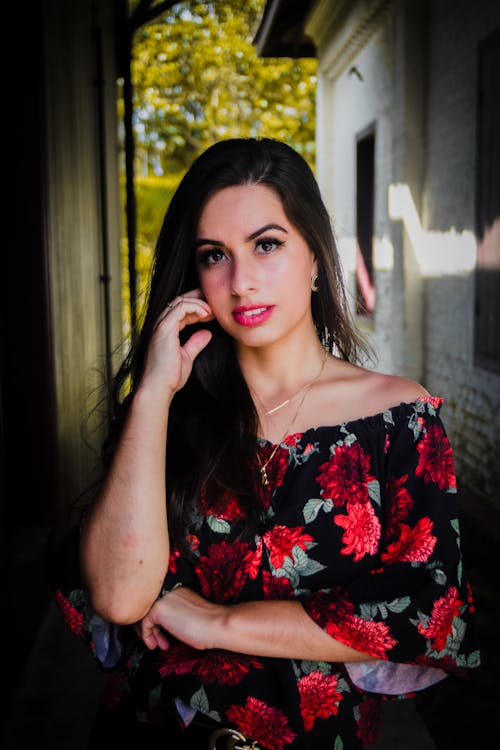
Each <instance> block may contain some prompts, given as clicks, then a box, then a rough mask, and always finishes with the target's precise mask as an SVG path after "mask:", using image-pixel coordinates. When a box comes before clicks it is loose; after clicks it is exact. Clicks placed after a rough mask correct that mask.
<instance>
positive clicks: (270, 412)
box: [252, 383, 307, 417]
mask: <svg viewBox="0 0 500 750" xmlns="http://www.w3.org/2000/svg"><path fill="white" fill-rule="evenodd" d="M304 388H307V383H306V385H303V386H302V388H299V390H298V391H296V392H295V393H293V394H292V395H291V396H289V397H288V398H287V399H285V400H284V401H282V402H281V404H278V406H273V408H272V409H269V410H268V411H264V414H263V416H264V417H269V416H270V415H271V414H274V413H275V412H277V411H279V410H280V409H282V408H283V407H284V406H286V405H287V404H289V403H290V401H293V399H294V398H296V396H298V395H299V393H301V392H302V391H303V390H304ZM252 393H254V394H255V397H256V398H257V400H258V402H259V403H260V405H261V406H263V407H264V409H265V408H266V407H265V406H264V403H263V402H262V399H261V398H260V397H259V396H258V395H257V393H255V391H254V390H253V389H252Z"/></svg>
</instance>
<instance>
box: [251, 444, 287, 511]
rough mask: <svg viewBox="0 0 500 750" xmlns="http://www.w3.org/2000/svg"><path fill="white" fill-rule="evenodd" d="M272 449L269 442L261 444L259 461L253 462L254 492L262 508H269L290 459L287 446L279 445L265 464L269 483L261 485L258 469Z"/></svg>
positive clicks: (281, 482)
mask: <svg viewBox="0 0 500 750" xmlns="http://www.w3.org/2000/svg"><path fill="white" fill-rule="evenodd" d="M273 449H274V448H273V446H272V445H271V444H267V445H263V446H261V447H260V448H259V458H260V461H261V463H259V462H258V461H256V464H255V494H256V497H257V498H258V499H259V501H260V504H261V505H262V507H263V508H264V510H266V509H267V508H269V505H270V503H271V497H272V496H273V493H274V491H275V490H276V489H277V488H278V487H280V486H281V485H282V484H283V479H284V478H285V474H286V470H287V469H288V464H289V460H290V453H289V451H288V450H287V448H282V447H281V446H280V447H279V448H278V449H277V451H276V453H275V454H274V456H273V457H272V459H271V460H270V461H269V463H268V464H267V466H266V474H267V478H268V481H269V484H267V485H263V484H262V481H261V473H260V469H261V466H263V465H264V464H265V463H266V461H267V460H268V458H269V457H270V455H271V453H272V451H273Z"/></svg>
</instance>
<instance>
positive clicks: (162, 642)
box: [136, 586, 226, 650]
mask: <svg viewBox="0 0 500 750" xmlns="http://www.w3.org/2000/svg"><path fill="white" fill-rule="evenodd" d="M225 611H226V608H225V607H224V606H223V605H220V604H213V603H212V602H208V601H207V600H206V599H204V598H203V597H202V596H199V594H196V593H195V592H194V591H192V590H191V589H189V588H185V587H184V586H181V587H179V588H177V589H174V590H173V591H170V592H169V593H168V594H165V596H164V597H162V598H161V599H158V601H156V602H155V603H154V604H153V606H152V607H151V609H150V610H149V612H148V614H147V615H146V616H145V617H144V618H143V619H142V620H141V621H140V622H139V623H138V624H137V625H136V631H137V633H138V634H139V636H140V637H141V638H142V640H143V641H144V643H145V644H146V646H147V647H148V648H149V649H154V648H156V647H158V648H160V649H163V650H165V649H167V648H168V647H169V641H168V634H170V635H172V636H174V637H175V638H177V639H178V640H180V641H182V642H183V643H186V644H187V645H188V646H192V647H193V648H197V649H207V648H214V647H215V641H216V635H217V634H218V636H219V638H218V640H219V641H220V633H221V628H222V624H223V619H224V614H225Z"/></svg>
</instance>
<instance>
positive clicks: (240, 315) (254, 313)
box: [232, 305, 274, 326]
mask: <svg viewBox="0 0 500 750" xmlns="http://www.w3.org/2000/svg"><path fill="white" fill-rule="evenodd" d="M273 310H274V305H241V306H240V307H235V308H234V310H233V311H232V315H233V318H234V319H235V321H236V322H237V323H239V325H241V326H258V325H260V324H261V323H265V322H266V320H269V318H270V317H271V315H272V312H273Z"/></svg>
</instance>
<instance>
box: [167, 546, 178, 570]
mask: <svg viewBox="0 0 500 750" xmlns="http://www.w3.org/2000/svg"><path fill="white" fill-rule="evenodd" d="M180 556H181V553H180V551H179V550H178V549H177V547H172V549H171V550H170V556H169V558H168V572H169V573H174V574H175V573H177V559H178V558H179V557H180Z"/></svg>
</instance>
